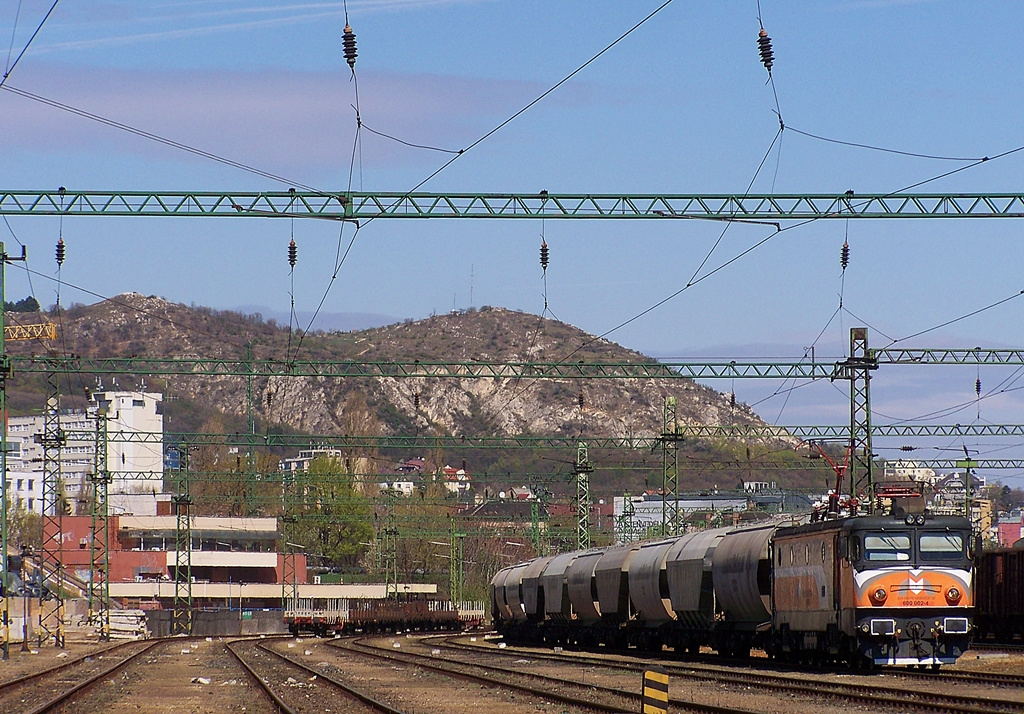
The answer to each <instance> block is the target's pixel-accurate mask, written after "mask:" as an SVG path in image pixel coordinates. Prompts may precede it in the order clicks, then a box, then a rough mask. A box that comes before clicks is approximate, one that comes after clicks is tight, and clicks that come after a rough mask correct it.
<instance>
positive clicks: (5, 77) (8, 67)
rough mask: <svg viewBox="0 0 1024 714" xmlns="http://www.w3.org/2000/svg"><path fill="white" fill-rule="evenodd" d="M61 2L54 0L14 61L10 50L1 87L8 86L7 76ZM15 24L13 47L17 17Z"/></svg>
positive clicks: (0, 82)
mask: <svg viewBox="0 0 1024 714" xmlns="http://www.w3.org/2000/svg"><path fill="white" fill-rule="evenodd" d="M59 2H60V0H53V4H52V5H50V9H49V10H47V11H46V14H45V15H43V19H42V20H40V21H39V25H38V26H37V27H36V29H35V32H33V33H32V36H31V37H29V38H28V42H26V43H25V46H24V47H22V48H21V52H19V53H18V56H17V57H16V58H15V59H14V62H13V63H12V62H11V61H10V58H11V55H10V52H8V54H7V69H6V70H4V76H3V79H0V87H4V88H6V84H7V78H8V77H10V76H11V72H13V71H14V68H15V67H17V66H18V62H20V61H21V58H22V57H24V56H25V53H26V52H28V48H29V47H31V46H32V42H33V41H34V40H35V39H36V37H37V36H38V35H39V32H40V31H41V30H42V29H43V25H45V24H46V21H47V20H49V19H50V15H52V14H53V11H54V10H56V9H57V3H59ZM18 14H19V15H20V14H21V2H18ZM14 24H15V27H14V29H12V30H11V32H12V36H11V46H12V47H13V46H14V36H13V32H14V30H15V29H17V24H18V23H17V19H15V23H14Z"/></svg>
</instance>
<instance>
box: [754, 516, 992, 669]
mask: <svg viewBox="0 0 1024 714" xmlns="http://www.w3.org/2000/svg"><path fill="white" fill-rule="evenodd" d="M973 546H974V543H973V540H972V536H971V528H970V523H969V522H968V521H967V519H966V518H962V517H957V516H932V515H925V514H909V515H899V516H895V515H889V516H861V517H857V518H844V519H836V520H828V521H820V522H817V523H811V524H808V525H803V526H795V527H790V528H780V529H779V530H778V531H776V533H775V535H774V537H773V539H772V556H771V557H772V566H773V568H772V570H773V582H772V589H773V597H772V604H773V613H772V626H771V630H772V637H771V638H770V645H769V648H770V654H772V655H774V656H776V657H778V658H780V659H794V660H819V659H820V660H831V659H839V660H845V661H848V662H851V663H854V664H859V663H864V664H869V665H870V664H875V665H919V666H925V665H931V666H932V667H933V668H936V669H937V668H938V667H939V666H940V665H942V664H952V663H953V662H955V661H956V659H957V658H958V657H959V656H960V655H961V654H962V653H963V652H964V650H966V649H967V647H968V646H969V644H970V631H971V623H972V619H973V612H974V590H973V580H972V574H973V570H972V561H973V557H974V548H973Z"/></svg>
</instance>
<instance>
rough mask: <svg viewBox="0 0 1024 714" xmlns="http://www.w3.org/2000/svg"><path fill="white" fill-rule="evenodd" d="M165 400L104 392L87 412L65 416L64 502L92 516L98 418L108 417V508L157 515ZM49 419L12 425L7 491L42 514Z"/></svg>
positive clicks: (62, 416)
mask: <svg viewBox="0 0 1024 714" xmlns="http://www.w3.org/2000/svg"><path fill="white" fill-rule="evenodd" d="M162 398H163V395H161V394H158V393H154V392H122V391H101V392H95V393H93V394H92V395H91V404H90V407H89V408H88V409H87V410H86V411H82V410H68V411H64V412H61V413H60V415H59V416H58V422H59V425H60V429H61V431H62V432H63V433H64V434H65V435H66V440H65V443H64V444H63V446H61V448H60V450H59V461H60V479H61V482H62V483H63V485H64V499H65V501H66V503H67V505H68V507H69V508H70V509H71V511H72V512H73V513H86V512H88V508H89V503H90V497H91V479H90V477H91V476H92V474H93V473H94V471H95V468H96V443H97V438H96V437H97V421H96V417H97V413H98V411H99V410H102V412H103V413H104V414H105V415H106V420H107V421H106V431H107V449H106V455H107V465H106V466H107V471H108V473H109V474H110V477H111V481H110V483H109V485H108V491H107V493H108V499H107V500H108V505H109V508H110V512H111V513H136V514H140V515H146V514H148V515H153V514H155V513H156V502H155V498H154V494H156V493H159V492H160V491H162V490H163V466H164V454H163V414H162V413H161V410H160V403H161V400H162ZM43 422H44V418H43V416H42V415H41V414H40V415H30V416H16V417H10V419H9V420H8V427H7V434H8V455H7V489H8V493H9V494H10V496H11V497H12V499H16V501H17V502H19V503H21V504H22V505H23V506H24V507H25V508H26V509H28V510H30V511H34V512H36V513H42V509H43V473H44V471H43V446H42V444H41V443H40V439H41V437H42V436H43V433H44V423H43Z"/></svg>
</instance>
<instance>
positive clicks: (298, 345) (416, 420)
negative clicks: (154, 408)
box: [10, 293, 792, 486]
mask: <svg viewBox="0 0 1024 714" xmlns="http://www.w3.org/2000/svg"><path fill="white" fill-rule="evenodd" d="M49 319H51V320H53V321H54V322H57V323H58V327H59V336H58V344H57V345H55V346H53V348H54V350H55V351H58V352H60V353H64V354H78V355H82V356H93V357H117V356H145V357H192V358H195V357H205V358H224V359H238V360H241V359H245V357H246V353H247V345H251V350H252V357H253V358H254V359H278V360H285V359H288V358H289V356H291V358H292V359H295V358H298V359H309V360H358V361H363V362H386V361H413V360H420V361H424V362H468V361H474V360H475V361H495V362H521V361H534V362H560V361H563V360H565V359H566V358H567V357H568V356H570V355H571V357H570V359H571V360H572V361H580V360H583V361H587V362H629V363H642V362H647V363H650V362H653V360H651V359H650V358H648V357H645V356H644V355H642V354H640V353H638V352H635V351H632V350H629V349H626V348H623V347H621V346H619V345H617V344H615V343H613V342H609V341H607V340H603V339H595V338H594V337H593V336H592V335H589V334H587V333H586V332H584V331H582V330H579V329H578V328H575V327H573V326H571V325H568V324H565V323H562V322H558V321H555V320H550V319H545V318H542V317H538V316H536V315H530V314H526V313H521V312H517V311H512V310H506V309H502V308H489V307H484V308H480V309H479V310H469V311H464V312H458V313H451V314H445V315H435V316H432V317H429V318H427V319H424V320H419V321H411V320H408V321H406V322H404V323H401V324H395V325H390V326H387V327H383V328H377V329H370V330H363V331H358V332H329V333H322V332H312V333H309V334H307V335H301V334H300V333H299V332H297V331H294V330H293V331H289V330H288V328H287V327H284V326H281V325H278V324H276V323H274V322H273V321H272V320H271V321H264V320H263V319H262V318H261V317H259V316H258V315H241V314H238V313H234V312H226V311H225V312H221V311H215V310H211V309H209V308H205V307H196V306H186V305H181V304H174V303H170V302H167V301H165V300H163V299H161V298H158V297H154V296H149V297H146V296H142V295H139V294H136V293H128V294H124V295H119V296H117V297H116V298H112V299H109V300H105V301H103V302H99V303H96V304H94V305H75V306H72V307H71V308H69V309H67V310H66V311H62V312H61V313H60V314H59V315H51V316H50V317H49ZM43 349H44V348H43V347H42V346H41V345H39V344H38V343H10V351H11V352H12V353H28V352H34V353H37V354H38V353H41V352H42V351H43ZM117 379H118V384H119V386H121V387H122V388H132V387H137V386H139V384H140V382H139V381H137V380H133V379H131V378H130V377H126V376H119V377H117ZM65 382H66V386H62V390H63V391H64V393H65V394H66V395H67V396H66V397H64V399H63V402H62V404H63V406H65V407H69V406H79V407H80V406H83V405H84V397H83V396H81V395H83V394H84V388H85V387H86V386H91V384H90V383H88V382H87V380H86V379H85V378H84V377H76V376H71V377H66V378H65ZM147 385H148V388H150V389H155V390H161V391H164V392H165V394H166V395H167V410H166V413H167V429H168V430H170V431H180V432H187V431H204V430H215V428H216V429H219V430H228V431H234V430H237V429H239V428H244V424H245V414H246V384H245V380H244V379H242V378H232V377H218V378H199V377H171V378H169V379H168V381H167V382H166V383H162V382H159V381H156V382H154V380H152V379H150V380H148V382H147ZM104 386H107V387H110V386H112V382H110V381H107V383H106V384H105V385H104ZM41 392H42V383H41V380H38V379H31V378H29V377H28V376H20V377H19V376H16V377H15V379H14V380H13V382H12V389H11V400H10V403H11V407H12V410H15V411H18V410H20V411H29V410H37V409H38V408H39V405H41V403H42V402H41ZM581 392H582V395H583V405H584V406H583V409H582V410H581V409H580V406H579V398H580V394H581ZM417 394H418V399H417ZM670 395H672V396H675V397H676V399H677V413H678V417H679V419H680V421H681V422H683V423H689V424H710V425H719V424H730V423H731V424H756V423H762V422H761V421H760V419H759V418H758V417H757V416H756V415H755V414H754V412H753V411H752V410H751V409H750V408H749V407H748V406H746V405H744V404H735V405H733V404H731V401H730V398H729V395H726V394H722V393H720V392H717V391H715V390H713V389H710V388H707V387H704V386H702V385H699V384H696V383H694V382H691V381H689V380H673V381H671V382H670V381H668V380H617V379H600V380H597V379H590V380H571V379H566V380H548V381H540V380H538V381H535V382H529V383H527V382H526V381H521V382H518V383H517V382H516V381H515V380H511V379H459V380H455V379H430V378H405V379H402V378H391V377H387V378H374V379H354V378H349V379H325V378H322V377H271V378H269V379H268V378H262V379H258V380H257V381H256V383H255V384H254V401H255V405H256V414H257V420H258V429H259V430H260V431H263V430H266V429H275V430H286V431H295V432H300V433H308V434H344V433H347V434H358V433H374V432H375V433H379V434H392V435H408V434H414V435H428V434H429V435H453V436H463V435H465V436H486V435H506V436H513V435H522V434H534V435H560V436H571V437H575V436H582V437H583V438H584V439H586V438H587V437H592V438H593V437H610V436H624V435H627V434H632V435H635V436H638V437H642V436H653V435H657V434H659V433H660V432H661V430H662V420H663V407H664V402H665V398H666V397H667V396H670ZM769 446H770V445H767V446H760V447H758V448H757V449H756V451H758V452H761V451H766V450H768V451H779V450H782V451H785V450H786V447H787V446H790V447H791V446H792V444H775V445H774V448H773V449H772V448H768V447H769ZM723 448H724V451H723ZM691 450H696V451H698V452H701V451H705V452H706V451H707V450H708V445H699V444H693V445H691ZM741 452H744V447H743V445H739V446H736V445H732V446H729V447H722V446H721V445H719V446H718V447H717V453H720V454H721V456H723V457H730V456H733V455H735V453H741ZM745 453H746V456H747V459H748V461H749V459H750V448H749V447H747V448H746V449H745ZM395 456H400V455H397V454H396V455H395ZM459 456H461V457H462V458H465V456H464V455H462V454H460V455H459ZM445 457H446V458H448V459H450V460H452V461H453V462H454V461H455V459H456V455H455V454H452V455H445ZM507 457H508V458H507V459H506V460H509V459H511V460H513V461H517V462H521V461H522V459H520V458H515V459H512V456H511V455H507ZM476 459H477V461H476V462H475V463H474V465H475V466H476V470H477V471H479V470H480V468H481V464H483V467H484V468H494V469H495V470H502V471H503V470H505V469H502V468H501V467H500V466H499V462H500V461H501V459H496V458H495V457H494V456H493V455H492V456H491V457H487V458H485V457H484V456H483V455H477V457H476ZM655 460H656V461H660V459H655ZM652 464H653V461H652ZM750 466H751V465H750V464H748V468H747V469H746V470H747V471H749V468H750ZM548 468H550V467H548ZM658 468H659V469H660V466H659V467H658ZM508 470H511V469H508ZM748 475H749V474H748ZM627 480H632V479H627ZM713 481H717V479H713ZM723 483H728V484H729V485H730V486H731V485H733V484H734V483H735V479H731V480H730V479H725V480H723Z"/></svg>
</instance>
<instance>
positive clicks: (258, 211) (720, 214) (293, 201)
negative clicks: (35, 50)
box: [0, 188, 1024, 222]
mask: <svg viewBox="0 0 1024 714" xmlns="http://www.w3.org/2000/svg"><path fill="white" fill-rule="evenodd" d="M0 215H8V216H21V215H25V216H58V215H64V216H135V217H137V216H176V217H189V218H208V217H235V218H238V217H242V218H268V217H269V218H319V219H327V220H347V221H366V220H370V219H373V220H377V219H381V218H390V219H394V218H412V219H423V218H501V219H517V218H525V219H536V218H545V219H549V218H565V219H613V220H638V219H645V220H673V219H708V220H732V221H742V220H747V221H762V222H764V221H787V220H789V221H806V220H811V219H831V218H842V219H847V218H883V219H894V218H900V219H906V218H1021V217H1024V193H1018V192H1013V193H872V194H854V193H853V192H852V191H847V192H846V193H841V194H822V193H812V194H752V193H748V194H598V193H564V194H561V193H560V194H555V193H548V192H547V191H541V192H539V193H428V192H407V193H402V192H387V191H378V192H372V193H371V192H355V191H348V192H312V191H295V190H294V189H293V190H285V191H227V192H224V191H75V190H72V189H65V188H60V189H57V190H53V191H22V190H8V191H3V190H0Z"/></svg>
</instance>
